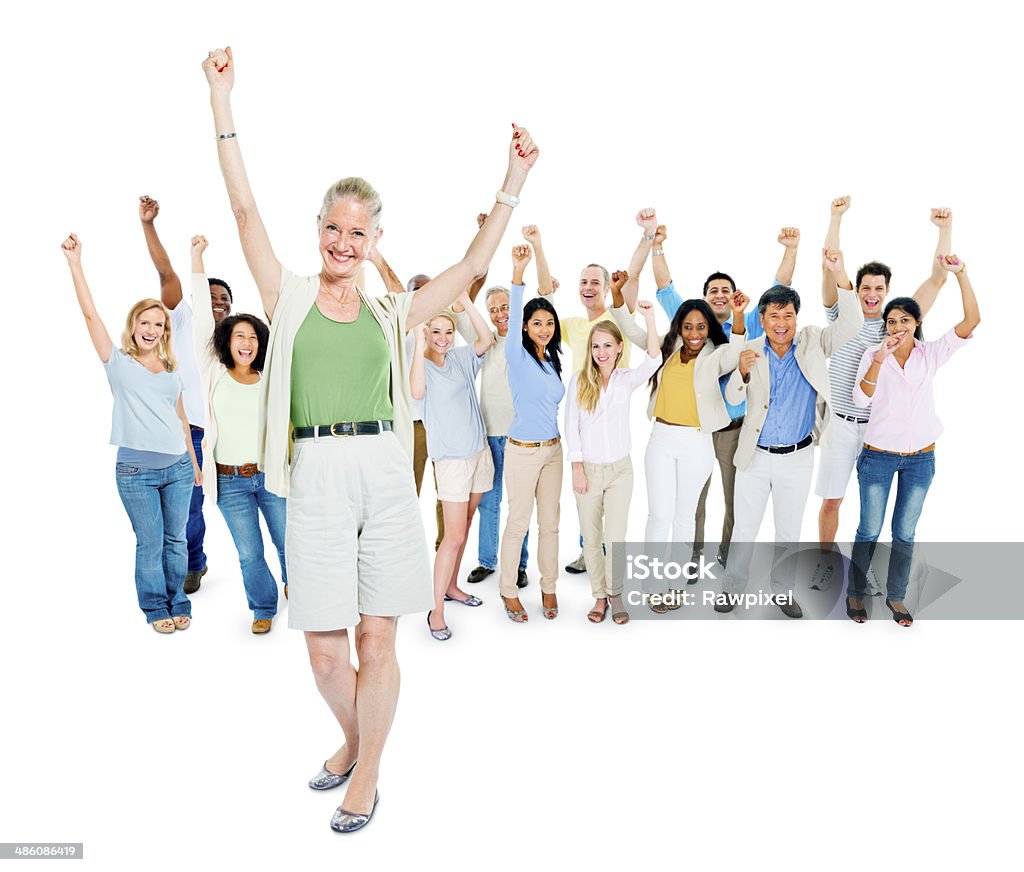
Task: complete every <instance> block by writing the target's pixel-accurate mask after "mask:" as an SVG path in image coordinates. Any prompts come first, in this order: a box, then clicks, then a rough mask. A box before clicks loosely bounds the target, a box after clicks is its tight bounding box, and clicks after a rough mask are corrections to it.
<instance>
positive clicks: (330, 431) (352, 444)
mask: <svg viewBox="0 0 1024 872" xmlns="http://www.w3.org/2000/svg"><path fill="white" fill-rule="evenodd" d="M203 71H204V72H205V74H206V78H207V81H208V82H209V85H210V103H211V106H212V109H213V117H214V124H215V128H216V136H215V141H216V144H217V153H218V157H219V159H220V167H221V172H222V174H223V176H224V183H225V186H226V188H227V192H228V199H229V201H230V205H231V211H232V213H233V214H234V216H235V221H236V223H237V225H238V234H239V237H240V240H241V244H242V251H243V252H244V254H245V259H246V262H247V263H248V265H249V270H250V272H251V273H252V276H253V278H254V279H255V281H256V287H257V288H258V290H259V292H260V297H261V299H262V301H263V308H264V311H265V312H266V314H267V318H268V319H269V320H270V323H271V331H270V347H269V350H268V353H267V360H266V368H265V370H264V378H263V384H264V394H263V396H264V401H263V404H262V406H261V422H260V423H261V437H262V439H261V443H262V454H261V457H260V468H261V469H262V470H263V471H264V472H265V473H266V487H267V489H268V490H270V491H271V492H272V493H276V494H278V495H279V496H282V497H286V498H287V499H288V519H287V527H286V532H285V539H286V545H285V547H286V550H287V554H288V586H289V589H290V598H289V608H288V612H289V614H288V623H289V626H291V627H294V628H297V629H300V630H304V631H305V634H306V647H307V649H308V651H309V661H310V665H311V666H312V668H313V675H314V677H315V679H316V683H317V687H318V689H319V690H320V693H321V695H322V696H323V698H324V700H325V701H326V703H327V705H328V706H329V707H330V709H331V712H332V714H333V715H334V717H335V718H336V719H337V721H338V724H339V726H340V727H341V730H342V732H343V733H344V736H345V744H344V745H342V747H341V748H339V749H338V750H337V751H335V752H334V753H333V754H332V755H331V756H330V757H328V759H327V760H326V762H325V763H324V766H323V768H322V770H321V771H320V772H319V773H318V774H317V775H316V776H315V777H314V778H313V779H312V781H311V782H310V787H312V788H314V789H318V790H324V789H329V788H332V787H336V786H338V785H339V784H341V783H343V782H345V781H346V780H347V781H348V792H347V793H346V795H345V807H344V808H339V809H338V810H337V811H336V812H335V814H334V817H333V818H332V820H331V828H332V829H334V830H335V831H337V832H343V833H348V832H353V831H355V830H358V829H360V828H362V827H364V826H365V825H366V824H367V823H368V822H369V820H370V818H371V816H372V814H373V811H374V809H375V808H376V805H377V800H378V794H377V778H378V772H379V766H380V758H381V753H382V751H383V748H384V742H385V741H386V739H387V735H388V731H389V730H390V728H391V722H392V719H393V718H394V714H395V707H396V705H397V702H398V684H399V673H398V661H397V658H396V656H395V629H396V625H397V616H398V615H402V614H409V613H412V612H425V611H427V610H428V609H429V608H430V606H431V602H432V600H433V597H432V596H431V581H430V564H429V561H428V559H427V544H426V536H425V534H424V532H423V525H422V521H421V517H420V510H419V505H418V503H417V500H416V488H415V483H414V481H413V475H412V448H413V444H412V442H413V440H412V435H413V428H412V413H411V399H410V396H409V380H408V377H407V374H408V366H407V361H406V352H405V334H406V331H407V330H409V329H412V328H414V327H416V326H417V325H418V324H421V323H423V321H424V320H426V319H427V318H428V317H430V316H432V315H434V314H435V313H437V312H439V311H441V310H442V309H445V308H446V307H448V306H450V305H451V304H452V303H453V302H454V301H455V299H456V298H457V297H458V296H459V294H461V293H462V291H463V290H464V289H465V288H467V287H469V285H470V284H471V283H472V282H473V280H474V279H475V278H477V277H479V276H482V275H483V274H484V273H486V272H487V268H488V266H489V265H490V261H491V258H492V257H493V256H494V251H495V249H496V247H497V245H498V242H499V240H500V239H501V236H502V234H503V233H504V232H505V228H506V227H507V225H508V220H509V218H510V217H511V215H512V209H513V207H514V206H515V205H516V204H517V203H518V202H519V198H518V195H519V192H520V190H521V189H522V187H523V185H524V184H525V182H526V177H527V174H528V173H529V171H530V169H531V168H532V167H533V165H534V163H535V162H536V160H537V156H538V154H539V152H538V149H537V147H536V146H535V145H534V143H533V140H532V139H531V137H530V135H529V133H528V132H527V131H526V130H525V129H524V128H521V127H519V128H517V127H515V125H513V131H512V140H511V146H510V148H509V153H508V169H507V172H506V174H505V179H504V181H503V183H502V186H501V188H499V190H498V192H497V194H495V201H496V202H495V205H494V207H493V208H492V210H491V213H490V215H488V217H487V220H486V221H485V222H484V224H483V226H482V227H481V228H480V229H479V231H478V232H477V234H476V236H475V237H474V238H473V241H472V242H471V243H470V245H469V249H468V250H467V251H466V254H465V255H464V257H463V258H462V260H460V261H459V262H458V263H456V264H455V265H453V266H451V267H449V268H448V269H446V270H444V271H443V272H442V273H441V274H440V275H438V276H437V277H436V278H435V279H433V280H432V281H430V282H427V284H425V285H424V286H423V287H422V288H420V290H419V291H417V292H416V293H415V294H394V293H389V294H386V295H384V296H383V297H379V298H373V297H370V296H368V295H366V294H364V293H363V290H362V288H360V287H359V286H358V285H357V281H358V278H359V274H360V271H361V270H362V267H363V263H364V262H365V260H366V258H367V256H368V255H369V254H370V252H371V251H373V249H374V246H375V245H376V243H377V241H378V240H379V239H380V236H381V233H382V230H381V227H380V216H381V202H380V197H379V195H378V194H377V192H376V191H375V190H374V189H373V188H372V187H371V186H370V185H369V184H368V183H367V182H366V181H365V180H363V179H359V178H346V179H342V180H340V181H339V182H337V183H335V184H334V185H332V186H331V187H330V188H329V189H328V191H327V194H326V196H325V197H324V201H323V205H322V207H321V209H320V214H319V218H318V221H317V226H318V234H319V250H320V259H321V262H322V265H321V268H320V271H319V274H318V275H314V276H308V277H301V276H297V275H295V274H293V273H291V272H289V271H288V270H287V269H285V268H284V267H283V266H282V265H281V262H280V261H279V260H278V259H277V256H276V254H275V253H274V249H273V248H272V246H271V244H270V239H269V237H268V235H267V231H266V228H265V226H264V224H263V221H262V219H261V217H260V214H259V211H258V210H257V208H256V201H255V198H254V197H253V193H252V190H251V188H250V187H249V180H248V177H247V175H246V172H245V167H244V165H243V163H242V152H241V149H240V148H239V138H238V136H237V134H236V131H235V126H234V121H233V119H232V113H231V89H232V87H233V85H234V79H235V65H234V60H233V58H232V55H231V50H230V49H217V50H216V51H213V52H210V54H209V56H208V57H207V58H206V59H205V60H204V61H203ZM325 107H326V111H328V112H329V113H330V114H331V118H330V121H329V123H328V124H327V125H326V126H327V127H328V128H329V129H331V131H332V134H331V135H330V137H329V140H328V141H327V142H325V143H324V144H323V147H326V148H330V149H331V150H332V151H336V150H337V149H338V148H339V142H338V137H337V136H336V135H333V129H334V128H335V127H336V126H337V125H339V124H340V123H342V122H345V121H350V122H357V120H358V117H359V116H358V112H359V107H358V101H356V103H354V104H351V108H349V104H347V103H345V102H344V101H342V102H341V103H336V102H331V101H328V103H326V104H325ZM318 132H319V131H317V130H316V129H313V130H311V131H309V133H308V134H307V135H306V136H305V137H304V142H305V143H306V144H307V145H306V147H309V143H312V142H314V141H315V140H316V138H317V134H318ZM442 134H443V131H431V132H430V133H428V134H426V135H424V137H423V138H422V143H421V144H418V145H417V149H418V151H419V152H420V153H421V154H422V157H421V160H422V161H423V163H424V164H426V165H428V166H426V167H425V168H427V169H429V163H430V162H431V161H432V160H433V157H432V156H433V154H434V152H435V151H436V149H437V148H438V147H439V143H440V144H441V145H443V144H444V143H443V135H442ZM292 443H294V448H291V450H290V445H291V444H292ZM350 627H354V628H355V632H354V634H353V638H354V641H355V649H356V655H357V657H358V660H359V668H358V670H357V669H356V668H354V667H353V666H352V663H351V659H350V649H349V629H348V628H350ZM357 760H358V763H357Z"/></svg>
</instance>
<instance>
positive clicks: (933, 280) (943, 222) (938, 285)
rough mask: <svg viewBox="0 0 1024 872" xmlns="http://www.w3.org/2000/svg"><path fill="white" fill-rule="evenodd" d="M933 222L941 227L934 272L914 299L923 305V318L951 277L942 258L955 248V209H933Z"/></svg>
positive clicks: (920, 287)
mask: <svg viewBox="0 0 1024 872" xmlns="http://www.w3.org/2000/svg"><path fill="white" fill-rule="evenodd" d="M932 224H934V225H935V226H936V227H938V228H939V241H938V243H937V244H936V246H935V256H934V257H933V258H932V272H931V275H930V276H928V278H926V279H925V280H924V281H923V282H921V284H920V286H919V287H918V289H917V290H916V291H914V299H915V300H917V305H919V306H920V307H921V317H922V318H923V317H924V316H925V315H927V314H928V310H929V309H931V307H932V306H934V305H935V300H936V299H937V298H938V296H939V291H940V290H942V286H943V285H944V284H945V283H946V279H947V278H949V272H947V271H946V269H945V268H944V267H943V266H942V263H943V261H942V258H943V256H944V255H947V254H949V253H950V252H952V250H953V210H952V209H932Z"/></svg>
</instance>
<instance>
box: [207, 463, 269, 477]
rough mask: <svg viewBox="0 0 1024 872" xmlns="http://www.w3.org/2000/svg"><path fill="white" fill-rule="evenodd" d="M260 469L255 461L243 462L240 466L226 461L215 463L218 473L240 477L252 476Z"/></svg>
mask: <svg viewBox="0 0 1024 872" xmlns="http://www.w3.org/2000/svg"><path fill="white" fill-rule="evenodd" d="M259 471H260V468H259V467H258V466H257V465H256V464H255V463H243V464H242V465H241V466H229V465H228V464H226V463H218V464H217V474H218V475H240V476H242V478H252V477H253V476H254V475H256V473H257V472H259Z"/></svg>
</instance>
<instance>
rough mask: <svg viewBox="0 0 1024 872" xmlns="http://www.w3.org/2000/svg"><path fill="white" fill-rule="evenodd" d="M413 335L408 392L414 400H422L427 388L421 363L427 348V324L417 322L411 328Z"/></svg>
mask: <svg viewBox="0 0 1024 872" xmlns="http://www.w3.org/2000/svg"><path fill="white" fill-rule="evenodd" d="M413 335H414V336H415V337H416V346H415V348H414V349H413V352H412V362H411V364H410V366H409V392H410V393H411V394H412V398H413V399H414V400H422V399H423V394H424V393H426V389H427V373H426V368H425V367H424V365H423V352H424V351H425V350H426V348H427V325H426V324H418V325H417V326H416V327H415V328H414V329H413Z"/></svg>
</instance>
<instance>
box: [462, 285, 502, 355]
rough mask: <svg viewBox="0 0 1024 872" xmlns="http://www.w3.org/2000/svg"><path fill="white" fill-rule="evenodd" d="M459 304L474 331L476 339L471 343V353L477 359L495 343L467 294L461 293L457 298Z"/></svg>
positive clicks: (483, 319)
mask: <svg viewBox="0 0 1024 872" xmlns="http://www.w3.org/2000/svg"><path fill="white" fill-rule="evenodd" d="M459 303H460V305H461V306H462V308H463V309H465V310H466V313H467V314H468V315H469V321H470V323H471V324H472V325H473V329H474V330H475V331H476V339H475V340H474V341H473V351H474V352H476V356H477V357H483V355H484V354H486V353H487V352H488V351H489V350H490V349H491V348H492V347H493V346H494V343H495V339H494V334H493V333H492V332H491V331H490V330H489V329H488V324H487V321H486V320H485V318H484V316H483V315H482V314H481V313H480V310H479V309H478V308H477V307H476V306H474V305H473V303H472V302H471V301H470V299H469V293H468V292H467V293H463V295H462V296H461V297H459Z"/></svg>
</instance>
